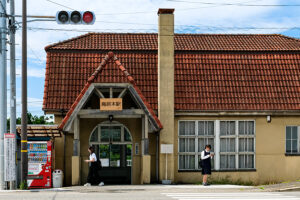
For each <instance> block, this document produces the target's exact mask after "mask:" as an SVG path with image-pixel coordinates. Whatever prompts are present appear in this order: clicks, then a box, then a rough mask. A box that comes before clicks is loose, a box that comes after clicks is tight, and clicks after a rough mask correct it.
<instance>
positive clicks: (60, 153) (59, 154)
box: [53, 115, 73, 186]
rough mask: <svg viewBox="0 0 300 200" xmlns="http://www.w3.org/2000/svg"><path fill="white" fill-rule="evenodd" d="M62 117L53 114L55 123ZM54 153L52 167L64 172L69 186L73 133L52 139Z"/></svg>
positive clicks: (70, 180) (70, 181)
mask: <svg viewBox="0 0 300 200" xmlns="http://www.w3.org/2000/svg"><path fill="white" fill-rule="evenodd" d="M62 119H63V117H62V116H61V115H55V119H54V120H55V121H54V123H55V124H60V123H61V121H62ZM64 138H66V140H65V142H66V145H65V146H66V147H65V148H66V149H65V153H66V155H65V157H64ZM54 154H55V164H54V166H53V168H54V169H61V170H63V173H64V179H65V183H66V186H70V185H71V183H72V173H71V172H72V154H73V134H67V135H65V134H63V135H62V137H59V138H55V140H54ZM64 159H66V161H65V165H66V166H65V170H64Z"/></svg>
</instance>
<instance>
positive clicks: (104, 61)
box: [58, 52, 113, 130]
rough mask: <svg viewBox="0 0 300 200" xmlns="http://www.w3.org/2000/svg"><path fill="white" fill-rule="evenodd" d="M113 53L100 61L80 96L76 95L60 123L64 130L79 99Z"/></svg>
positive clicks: (60, 127) (61, 128)
mask: <svg viewBox="0 0 300 200" xmlns="http://www.w3.org/2000/svg"><path fill="white" fill-rule="evenodd" d="M112 56H113V53H112V52H109V53H108V54H107V55H106V56H105V57H104V58H103V60H102V62H101V63H100V65H99V67H98V68H97V69H96V70H95V72H94V73H93V74H92V75H91V77H90V78H89V79H88V81H87V83H86V84H85V85H84V87H83V89H82V90H81V91H80V93H79V94H78V96H77V97H76V99H75V101H74V103H73V104H72V106H71V107H70V109H69V111H68V112H67V114H66V116H65V117H64V119H63V120H62V122H61V124H60V125H59V127H58V128H59V129H60V130H63V127H64V126H65V125H66V123H67V121H68V120H69V118H70V116H71V115H72V113H73V111H74V109H75V107H76V106H77V104H78V103H79V101H80V100H81V98H82V97H83V95H84V93H85V92H86V91H87V89H88V88H89V87H90V85H91V84H92V82H94V80H95V78H96V77H97V76H98V74H99V72H101V71H102V69H103V67H105V65H106V64H107V62H108V61H109V60H110V59H111V58H112Z"/></svg>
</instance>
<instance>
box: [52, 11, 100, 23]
mask: <svg viewBox="0 0 300 200" xmlns="http://www.w3.org/2000/svg"><path fill="white" fill-rule="evenodd" d="M95 19H96V16H95V14H94V13H93V12H91V11H77V10H75V11H64V10H63V11H58V12H57V13H56V18H55V20H56V22H57V23H58V24H86V25H92V24H94V23H95Z"/></svg>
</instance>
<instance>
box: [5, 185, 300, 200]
mask: <svg viewBox="0 0 300 200" xmlns="http://www.w3.org/2000/svg"><path fill="white" fill-rule="evenodd" d="M2 199H3V200H85V199H88V200H154V199H155V200H232V199H233V200H235V199H245V200H262V199H264V200H300V192H262V191H259V190H256V189H253V188H250V187H248V188H247V187H245V188H243V187H229V186H227V187H222V186H220V187H210V188H204V187H203V186H174V187H172V186H170V187H166V186H104V187H101V188H99V187H89V188H84V187H72V188H66V189H63V190H53V191H49V190H48V191H47V190H46V191H45V190H32V191H25V192H22V191H2V192H0V200H2Z"/></svg>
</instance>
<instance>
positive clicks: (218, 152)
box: [177, 119, 300, 171]
mask: <svg viewBox="0 0 300 200" xmlns="http://www.w3.org/2000/svg"><path fill="white" fill-rule="evenodd" d="M187 121H192V122H194V123H195V135H192V136H188V137H189V138H195V152H179V148H180V138H187V137H186V136H182V135H181V136H180V135H179V131H180V122H187ZM201 121H204V122H206V121H212V122H214V135H213V139H214V153H215V156H214V158H213V159H214V170H215V171H247V170H251V171H252V170H256V122H255V120H254V119H243V120H231V119H225V120H223V119H222V120H178V133H177V134H178V135H177V136H178V151H177V153H178V155H177V159H178V163H177V166H178V171H199V170H201V168H200V167H199V166H198V162H199V156H201V152H198V151H199V150H198V146H199V144H198V141H199V138H209V136H208V135H201V136H199V133H198V122H201ZM221 121H234V123H235V134H234V135H221V134H220V132H221V131H220V130H221V126H220V124H221ZM239 122H253V135H249V134H247V135H246V134H245V135H239ZM298 132H299V128H298ZM298 136H299V135H298ZM221 138H234V139H235V152H221ZM247 138H251V139H252V138H253V152H250V151H248V149H247V151H245V152H239V139H247ZM298 139H299V137H298ZM217 145H219V147H217ZM299 146H300V145H299ZM180 155H194V156H195V168H194V169H181V168H180V159H179V156H180ZM221 155H234V156H235V168H221V167H220V165H221ZM240 155H245V156H248V155H253V168H239V156H240ZM217 162H218V163H217Z"/></svg>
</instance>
